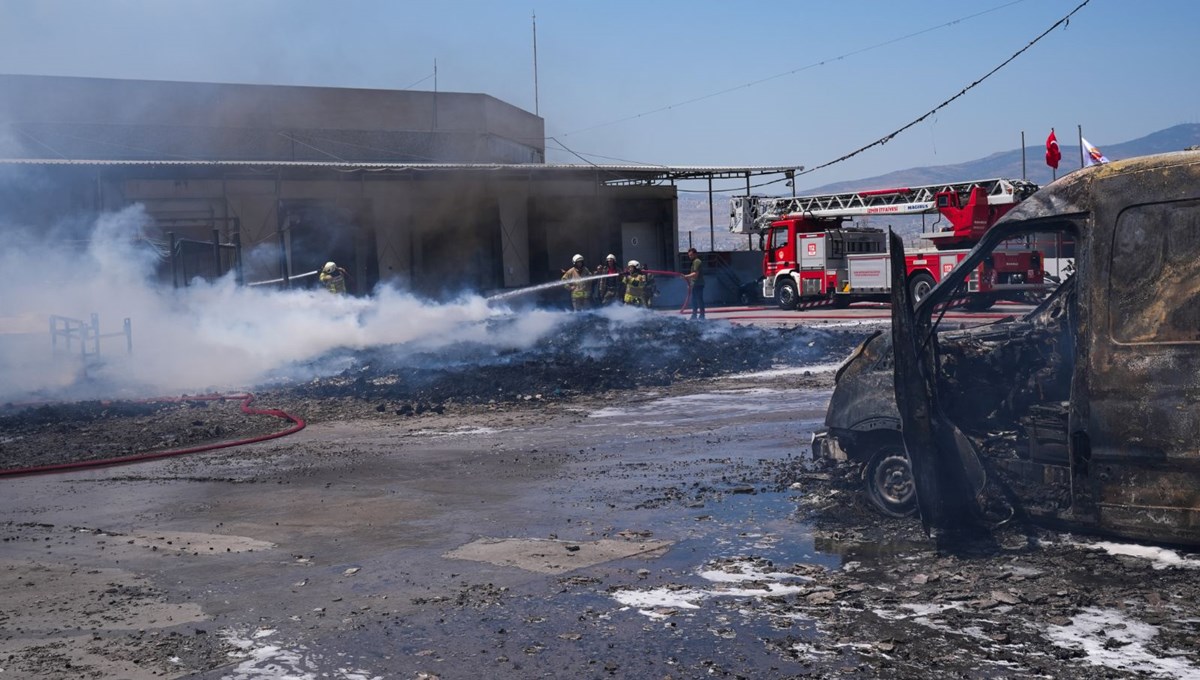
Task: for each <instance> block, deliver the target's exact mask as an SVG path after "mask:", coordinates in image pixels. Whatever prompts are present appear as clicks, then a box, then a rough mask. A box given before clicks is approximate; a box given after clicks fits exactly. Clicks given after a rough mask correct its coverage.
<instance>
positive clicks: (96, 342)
mask: <svg viewBox="0 0 1200 680" xmlns="http://www.w3.org/2000/svg"><path fill="white" fill-rule="evenodd" d="M84 353H85V354H86V353H87V350H84ZM92 354H94V355H96V356H97V357H99V356H100V315H99V314H96V313H95V312H92Z"/></svg>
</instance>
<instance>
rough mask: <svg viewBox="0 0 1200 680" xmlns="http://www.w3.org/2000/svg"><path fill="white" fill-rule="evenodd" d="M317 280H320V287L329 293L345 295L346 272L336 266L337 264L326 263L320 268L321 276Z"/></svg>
mask: <svg viewBox="0 0 1200 680" xmlns="http://www.w3.org/2000/svg"><path fill="white" fill-rule="evenodd" d="M318 278H320V280H321V285H322V286H324V287H325V290H327V291H329V292H330V293H333V294H334V295H345V294H346V270H345V269H343V268H341V267H339V266H337V263H335V262H326V263H325V266H324V267H321V275H320V276H319V277H318Z"/></svg>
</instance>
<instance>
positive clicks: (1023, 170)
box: [1021, 130, 1029, 179]
mask: <svg viewBox="0 0 1200 680" xmlns="http://www.w3.org/2000/svg"><path fill="white" fill-rule="evenodd" d="M1021 179H1029V177H1028V176H1026V175H1025V131H1024V130H1021Z"/></svg>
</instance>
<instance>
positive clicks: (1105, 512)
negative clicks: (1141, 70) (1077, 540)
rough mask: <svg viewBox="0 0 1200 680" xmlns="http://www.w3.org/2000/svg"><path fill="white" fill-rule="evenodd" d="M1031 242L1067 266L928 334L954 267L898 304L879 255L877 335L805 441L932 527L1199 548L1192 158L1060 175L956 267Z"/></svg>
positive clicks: (1198, 232) (1198, 315)
mask: <svg viewBox="0 0 1200 680" xmlns="http://www.w3.org/2000/svg"><path fill="white" fill-rule="evenodd" d="M1047 238H1051V239H1057V240H1058V242H1069V243H1072V244H1073V245H1074V252H1073V255H1074V262H1073V264H1074V273H1073V274H1072V275H1071V276H1069V277H1068V278H1066V279H1065V280H1063V282H1062V283H1061V284H1060V285H1059V286H1058V287H1057V289H1056V290H1054V291H1053V292H1052V293H1050V294H1049V295H1048V297H1046V298H1045V299H1044V300H1043V301H1042V302H1041V304H1040V305H1038V306H1037V307H1036V308H1035V309H1034V310H1033V311H1032V312H1031V313H1029V314H1027V315H1024V316H1022V317H1019V318H1017V317H1014V318H1010V319H1006V320H1002V321H1000V322H998V323H995V324H991V325H988V326H982V327H975V328H967V329H943V328H941V327H940V326H941V324H940V322H941V318H942V316H941V315H942V314H943V313H944V311H945V310H946V309H947V307H948V305H949V304H950V303H951V302H952V301H953V300H954V299H955V298H956V296H957V295H958V290H956V288H958V287H960V286H963V285H965V282H966V278H965V275H964V276H951V277H947V278H946V279H944V282H943V283H942V284H940V285H939V286H938V287H937V288H935V289H934V290H933V291H932V292H931V293H930V294H929V295H928V296H927V297H926V298H925V299H923V300H921V302H920V304H919V305H917V306H916V308H915V309H914V308H913V305H912V303H911V300H910V299H909V296H908V293H907V288H906V287H905V286H904V285H902V284H903V283H904V281H903V276H904V268H903V267H902V266H894V267H893V277H894V278H896V279H897V281H893V287H892V291H893V293H892V315H893V320H892V330H891V333H890V337H889V335H888V334H880V335H878V336H876V337H874V338H872V339H870V340H868V341H867V342H866V343H864V345H863V346H862V347H860V348H859V349H858V350H856V352H855V354H854V356H853V357H852V358H851V359H850V360H849V361H848V362H847V363H846V364H845V365H844V366H843V367H842V369H841V370H840V371H839V374H838V384H837V387H836V388H835V392H834V396H833V399H832V400H831V403H830V410H829V414H828V415H827V418H826V424H827V426H829V432H828V435H827V438H826V439H824V440H819V441H818V444H820V446H819V447H818V450H819V451H825V452H834V453H837V452H846V453H847V454H849V455H850V456H851V457H857V458H860V459H863V460H865V461H866V463H867V464H866V466H865V471H866V474H867V479H866V481H867V485H868V490H869V492H870V493H871V494H872V495H873V498H872V500H874V501H875V502H876V504H877V505H880V506H881V508H883V509H885V510H888V511H890V512H893V513H894V514H902V513H903V512H905V511H907V510H909V509H910V508H914V507H915V508H916V509H917V510H918V511H919V512H920V515H921V519H922V522H923V523H924V524H925V527H926V529H927V531H929V532H930V533H931V534H932V535H936V536H941V537H955V536H961V535H974V534H977V532H978V530H979V527H980V526H987V525H989V524H994V523H999V522H1004V521H1007V520H1010V519H1014V518H1021V519H1027V520H1031V521H1034V522H1039V523H1045V524H1052V525H1059V526H1064V527H1071V528H1075V529H1079V530H1087V531H1092V532H1097V533H1107V534H1112V535H1117V536H1123V537H1128V538H1135V539H1146V540H1153V541H1159V542H1170V543H1184V544H1200V436H1198V435H1200V153H1197V152H1181V153H1175V154H1164V155H1159V156H1150V157H1144V158H1137V159H1131V160H1127V161H1119V162H1113V163H1107V164H1104V165H1098V166H1093V167H1091V168H1087V169H1084V170H1080V171H1077V172H1074V173H1071V174H1070V175H1067V176H1066V177H1063V178H1062V179H1060V180H1058V181H1056V182H1054V183H1052V184H1050V185H1049V186H1047V187H1045V188H1043V189H1042V190H1040V191H1038V192H1037V193H1035V194H1034V195H1033V196H1031V197H1029V198H1028V199H1026V200H1025V201H1024V202H1022V203H1021V204H1020V205H1018V206H1017V207H1016V208H1014V209H1013V210H1012V212H1010V213H1009V214H1008V215H1007V216H1006V217H1005V218H1004V219H1003V220H1002V221H1000V222H999V223H998V224H997V225H996V226H995V227H994V228H993V229H992V231H991V232H989V233H988V234H987V235H985V237H984V239H983V240H982V241H981V242H980V243H979V245H978V246H977V247H976V248H974V249H973V250H972V252H971V253H970V254H969V255H968V256H967V257H966V258H964V260H963V261H962V262H961V263H960V264H959V267H958V269H957V270H956V273H959V272H970V271H973V270H974V268H976V267H977V266H978V265H979V264H980V263H982V262H984V261H985V259H986V258H988V257H994V256H996V254H997V252H998V251H1000V250H1002V249H1004V248H1005V247H1008V246H1009V245H1011V244H1013V243H1017V242H1025V243H1028V242H1029V241H1030V240H1031V239H1035V240H1038V239H1040V240H1042V241H1043V242H1044V241H1045V239H1047ZM903 251H904V249H903V244H902V243H901V242H900V241H899V239H898V238H895V237H893V238H892V243H891V257H892V258H893V260H894V262H895V258H903V256H904V252H903ZM899 262H900V263H901V264H902V263H903V260H902V259H901V260H899ZM1028 292H1030V293H1035V292H1037V291H1033V290H1031V291H1028Z"/></svg>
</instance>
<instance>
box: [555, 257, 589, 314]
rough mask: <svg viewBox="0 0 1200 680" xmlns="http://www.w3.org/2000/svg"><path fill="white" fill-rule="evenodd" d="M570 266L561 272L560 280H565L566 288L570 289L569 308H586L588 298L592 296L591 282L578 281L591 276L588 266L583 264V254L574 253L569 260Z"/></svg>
mask: <svg viewBox="0 0 1200 680" xmlns="http://www.w3.org/2000/svg"><path fill="white" fill-rule="evenodd" d="M571 263H572V265H573V266H572V267H571V268H570V269H568V270H567V271H565V272H563V275H562V280H563V281H567V282H568V283H567V290H569V291H571V309H573V310H575V311H577V312H578V311H581V310H584V309H587V306H588V300H589V299H590V298H591V297H592V282H591V281H579V280H578V279H583V278H586V277H588V276H591V275H592V273H591V272H590V271H588V268H587V267H585V266H583V256H582V255H576V256H575V257H574V258H572V260H571Z"/></svg>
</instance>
